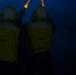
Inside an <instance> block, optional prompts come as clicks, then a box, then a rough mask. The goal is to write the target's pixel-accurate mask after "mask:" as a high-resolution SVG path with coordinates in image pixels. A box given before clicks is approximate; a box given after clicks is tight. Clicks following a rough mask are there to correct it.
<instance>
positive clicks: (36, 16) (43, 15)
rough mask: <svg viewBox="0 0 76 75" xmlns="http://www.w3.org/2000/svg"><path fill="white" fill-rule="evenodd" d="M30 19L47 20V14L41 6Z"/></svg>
mask: <svg viewBox="0 0 76 75" xmlns="http://www.w3.org/2000/svg"><path fill="white" fill-rule="evenodd" d="M32 19H37V20H41V19H48V12H47V10H46V8H45V7H43V6H39V7H37V8H36V9H35V11H34V13H33V15H32Z"/></svg>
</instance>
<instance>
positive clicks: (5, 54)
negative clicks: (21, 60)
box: [0, 22, 20, 62]
mask: <svg viewBox="0 0 76 75" xmlns="http://www.w3.org/2000/svg"><path fill="white" fill-rule="evenodd" d="M19 31H20V28H18V27H16V26H15V25H14V24H11V23H9V24H7V23H5V22H3V23H0V60H3V61H9V62H16V61H17V60H18V59H17V58H18V54H17V53H18V52H17V50H18V36H19Z"/></svg>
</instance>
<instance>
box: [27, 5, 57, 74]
mask: <svg viewBox="0 0 76 75" xmlns="http://www.w3.org/2000/svg"><path fill="white" fill-rule="evenodd" d="M55 32H56V28H55V25H54V23H53V21H51V20H50V19H49V16H48V13H47V10H46V7H43V6H39V7H37V8H36V9H35V11H34V14H33V15H32V22H31V23H29V24H28V57H29V59H28V63H27V65H26V67H27V70H26V72H27V74H28V75H29V73H31V75H35V74H36V73H37V74H39V75H51V73H52V65H51V55H50V47H51V44H52V38H53V35H54V34H55Z"/></svg>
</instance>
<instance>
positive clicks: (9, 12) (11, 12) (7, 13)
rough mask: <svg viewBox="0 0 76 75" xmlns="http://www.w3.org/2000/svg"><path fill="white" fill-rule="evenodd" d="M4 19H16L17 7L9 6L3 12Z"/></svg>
mask: <svg viewBox="0 0 76 75" xmlns="http://www.w3.org/2000/svg"><path fill="white" fill-rule="evenodd" d="M2 18H3V20H15V19H16V9H15V8H14V7H12V6H7V7H5V8H4V9H3V12H2Z"/></svg>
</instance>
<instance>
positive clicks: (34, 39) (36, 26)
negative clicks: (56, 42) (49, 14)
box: [28, 21, 53, 53]
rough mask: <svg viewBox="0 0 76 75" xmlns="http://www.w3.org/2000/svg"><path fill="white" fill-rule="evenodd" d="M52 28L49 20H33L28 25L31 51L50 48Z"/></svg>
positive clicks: (35, 51)
mask: <svg viewBox="0 0 76 75" xmlns="http://www.w3.org/2000/svg"><path fill="white" fill-rule="evenodd" d="M52 36H53V29H52V25H51V23H50V22H47V21H35V22H32V23H30V24H29V25H28V38H29V46H30V47H31V53H39V52H44V51H47V50H49V49H50V46H51V41H52Z"/></svg>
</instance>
